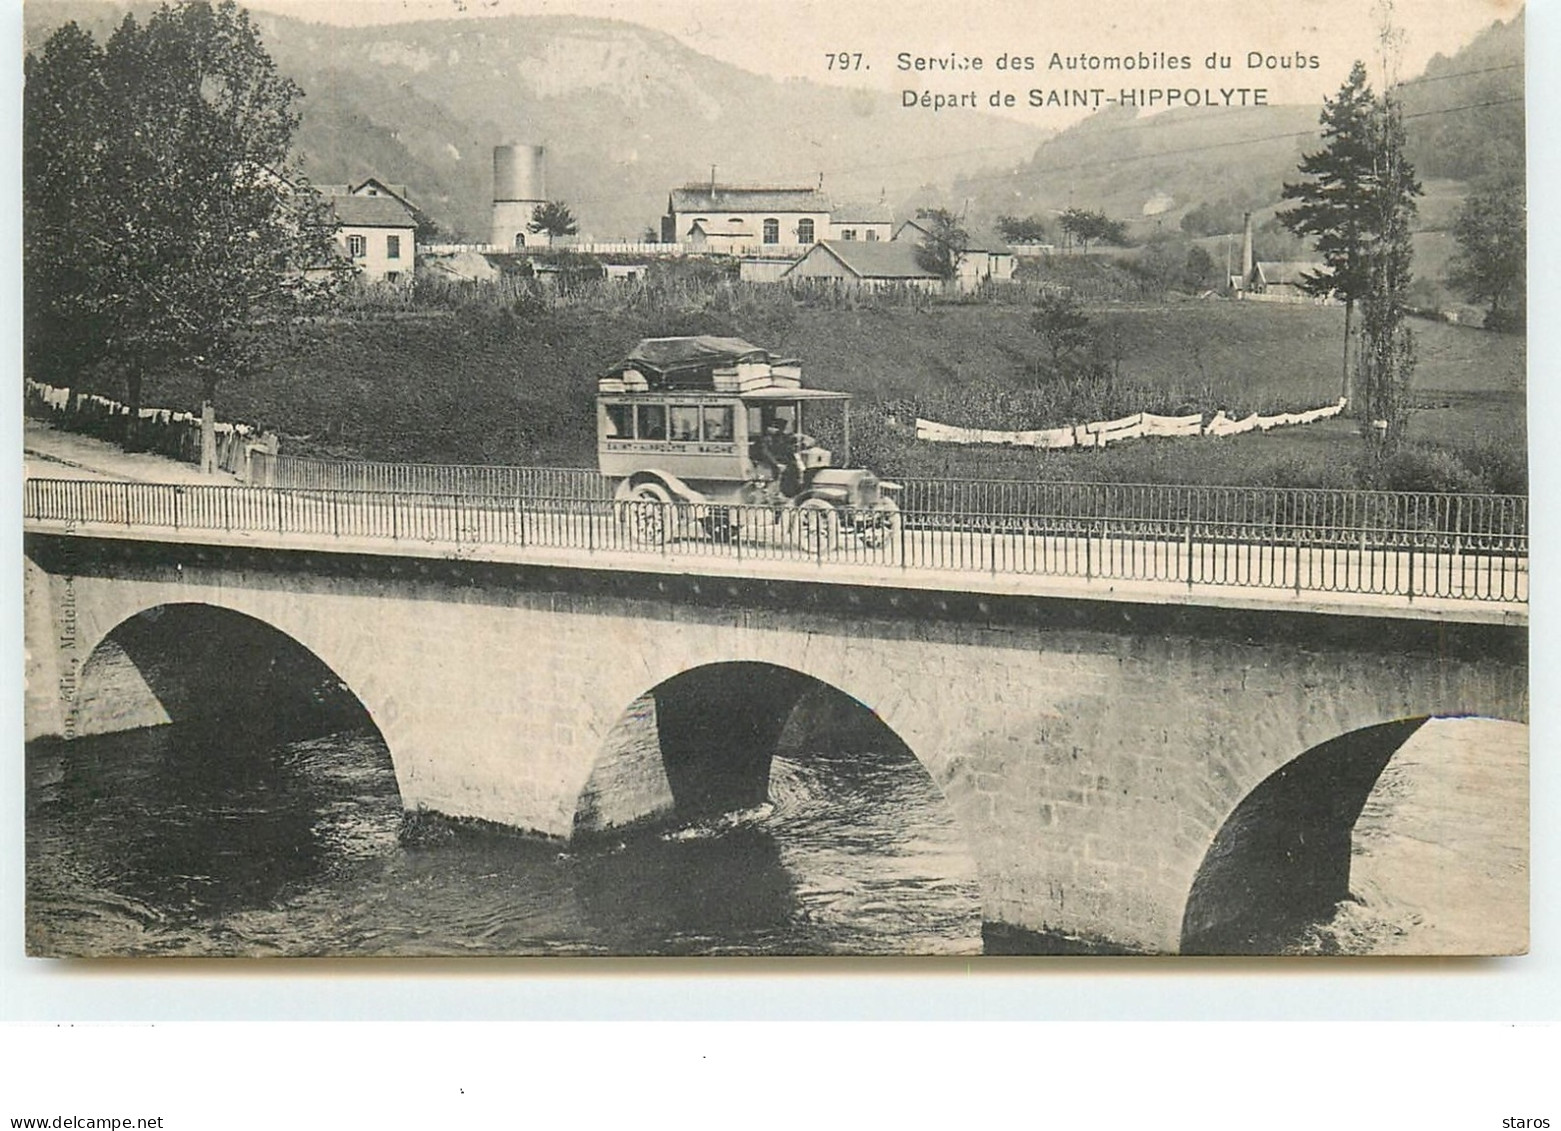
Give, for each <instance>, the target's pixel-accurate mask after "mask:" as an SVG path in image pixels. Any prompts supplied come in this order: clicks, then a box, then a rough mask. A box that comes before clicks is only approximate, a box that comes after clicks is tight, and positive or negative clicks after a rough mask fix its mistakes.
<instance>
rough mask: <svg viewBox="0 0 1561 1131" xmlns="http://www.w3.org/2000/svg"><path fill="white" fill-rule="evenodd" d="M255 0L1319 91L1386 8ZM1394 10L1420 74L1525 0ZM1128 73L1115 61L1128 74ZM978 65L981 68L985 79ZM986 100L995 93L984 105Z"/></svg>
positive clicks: (780, 73) (708, 46)
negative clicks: (1217, 57) (1133, 59)
mask: <svg viewBox="0 0 1561 1131" xmlns="http://www.w3.org/2000/svg"><path fill="white" fill-rule="evenodd" d="M247 2H248V6H249V7H251V8H256V9H264V10H268V11H274V12H278V13H281V14H285V15H289V16H294V17H296V18H300V19H308V20H313V21H317V22H325V23H337V24H349V25H363V24H376V23H397V22H404V21H411V20H429V19H463V20H478V19H484V18H491V17H494V16H507V15H566V14H572V15H586V16H596V17H601V18H607V19H617V20H624V21H628V22H632V23H639V24H644V25H646V26H649V27H652V28H655V29H657V30H659V31H662V32H666V33H668V34H670V35H673V36H675V37H677V38H678V39H680V40H682V41H683V42H684V43H686V44H688V45H689V46H691V47H693V48H695V49H696V50H698V51H701V52H703V53H705V54H707V55H712V56H715V57H716V58H719V59H722V60H725V61H727V62H730V63H733V64H736V65H737V66H740V67H742V68H744V69H745V70H749V71H753V72H756V73H759V74H765V75H770V76H772V77H776V78H805V79H810V80H813V81H815V82H822V83H834V84H838V85H848V86H862V87H869V88H873V89H876V90H879V91H884V90H890V91H894V92H895V97H896V98H897V99H898V98H900V97H902V96H903V91H904V90H907V89H911V90H931V91H934V92H938V91H951V92H952V91H958V90H963V89H967V88H969V87H970V86H972V85H976V86H978V87H979V88H980V89H981V90H982V91H983V94H984V92H985V91H986V90H987V89H989V88H991V87H992V86H993V84H995V83H998V82H1002V83H1003V84H1004V85H1005V86H1010V87H1013V88H1014V89H1017V90H1019V91H1020V93H1021V97H1022V95H1023V93H1024V92H1025V91H1027V90H1028V89H1029V88H1031V87H1034V86H1041V87H1043V88H1044V87H1047V86H1050V85H1062V84H1063V83H1064V82H1069V83H1072V82H1080V81H1087V82H1090V83H1093V82H1095V81H1096V80H1098V79H1099V78H1100V76H1099V75H1095V76H1089V77H1081V76H1079V75H1077V74H1064V75H1061V76H1059V75H1057V74H1055V73H1054V74H1048V73H1046V63H1047V62H1048V61H1049V58H1050V56H1051V54H1052V53H1053V52H1056V53H1058V54H1060V55H1062V56H1064V57H1066V56H1069V55H1080V54H1084V55H1090V54H1095V55H1106V54H1123V53H1134V54H1136V53H1139V52H1143V53H1146V54H1149V55H1151V56H1152V55H1153V54H1154V53H1156V52H1164V53H1165V54H1167V55H1185V56H1188V57H1189V58H1190V59H1191V60H1192V62H1193V69H1192V70H1191V71H1187V72H1183V71H1173V70H1168V69H1158V70H1152V71H1149V72H1144V73H1142V74H1141V75H1140V76H1137V77H1136V78H1135V79H1134V81H1143V82H1153V83H1156V84H1160V85H1164V84H1167V83H1169V84H1172V85H1194V86H1204V85H1210V84H1214V85H1218V86H1263V87H1266V88H1267V89H1268V90H1269V91H1270V95H1269V100H1270V101H1271V102H1275V103H1283V102H1301V103H1310V102H1320V100H1321V99H1322V97H1323V96H1324V95H1326V94H1331V93H1332V92H1333V91H1335V90H1337V89H1338V88H1339V86H1340V85H1341V83H1342V82H1343V81H1344V78H1345V77H1346V76H1347V75H1348V73H1349V69H1350V65H1351V63H1352V62H1353V61H1354V60H1355V59H1357V58H1360V59H1362V60H1363V61H1365V62H1367V63H1368V65H1369V66H1371V67H1372V68H1373V77H1374V80H1375V81H1376V83H1377V85H1378V86H1380V85H1381V80H1380V77H1379V76H1380V73H1381V72H1380V67H1379V65H1378V59H1379V55H1378V52H1377V39H1378V36H1377V29H1378V27H1379V26H1380V21H1379V19H1378V18H1377V15H1376V12H1377V10H1378V8H1379V7H1380V5H1378V4H1373V3H1371V2H1369V0H1284V2H1265V0H1239V2H1238V0H1198V2H1196V3H1193V2H1179V3H1168V2H1165V0H1144V2H1141V3H1137V4H1131V3H1127V2H1124V0H1115V2H1105V3H1100V2H1097V3H1094V4H1087V3H1086V4H1081V3H1078V2H1077V0H1067V2H1059V0H967V2H965V3H960V4H957V5H953V4H950V3H949V0H937V2H933V0H896V2H894V3H892V4H891V3H885V2H863V0H858V2H857V3H852V4H850V5H846V4H842V3H840V2H839V0H831V2H824V0H328V2H321V0H247ZM1392 7H1393V21H1394V23H1395V24H1396V25H1397V26H1398V27H1399V28H1400V29H1401V31H1402V33H1403V44H1402V50H1401V53H1400V62H1399V74H1400V77H1405V78H1407V77H1411V76H1413V75H1416V74H1418V73H1419V72H1420V71H1421V70H1422V69H1423V68H1424V66H1425V64H1426V62H1427V60H1429V59H1430V58H1431V57H1432V56H1433V55H1434V54H1437V53H1441V54H1450V53H1452V52H1453V51H1456V50H1457V49H1458V48H1459V47H1460V46H1461V45H1463V44H1465V43H1467V42H1468V41H1469V40H1470V39H1472V38H1473V37H1474V36H1475V35H1476V34H1477V33H1478V32H1479V30H1480V29H1482V28H1484V27H1486V26H1488V25H1489V24H1490V23H1492V22H1493V21H1495V20H1498V19H1499V20H1506V19H1510V18H1511V17H1512V16H1513V15H1514V14H1516V13H1517V11H1519V10H1520V8H1521V4H1519V3H1517V2H1516V0H1396V2H1395V3H1394V4H1393V5H1392ZM1252 51H1257V52H1259V53H1261V54H1263V55H1264V56H1270V55H1271V56H1274V57H1275V59H1276V61H1277V60H1278V59H1280V58H1288V59H1293V58H1294V56H1295V55H1296V54H1297V53H1299V54H1300V55H1301V56H1302V57H1304V58H1306V59H1307V60H1310V59H1311V58H1312V57H1314V56H1315V58H1316V63H1317V65H1316V66H1315V67H1306V68H1305V69H1301V70H1297V69H1294V68H1285V67H1279V66H1275V67H1269V66H1263V67H1260V68H1256V69H1249V68H1248V67H1247V66H1246V62H1247V59H1246V57H1247V55H1248V53H1249V52H1252ZM858 52H860V53H861V55H862V64H863V65H864V68H865V69H856V68H853V69H850V70H847V71H841V70H838V69H832V68H831V67H830V66H829V59H828V56H829V55H830V54H831V53H834V54H836V55H842V54H844V55H848V56H851V57H852V61H853V63H854V62H855V56H856V54H857V53H858ZM902 52H905V53H908V54H910V55H911V56H913V57H915V56H921V57H924V58H929V59H931V58H938V57H947V56H949V55H950V54H952V55H954V56H956V57H957V58H958V59H959V60H963V59H965V58H967V57H969V56H981V57H982V59H983V63H984V69H983V73H982V74H980V75H975V74H972V73H970V72H968V71H966V72H961V71H955V72H953V73H948V72H943V71H941V70H933V71H922V72H917V71H914V70H911V71H907V70H902V69H900V67H899V66H898V65H897V58H898V56H899V55H900V53H902ZM1212 52H1218V53H1221V54H1225V55H1229V56H1230V57H1231V61H1232V67H1231V69H1230V70H1228V71H1213V72H1210V71H1206V70H1204V69H1203V62H1204V60H1205V59H1206V58H1207V56H1208V55H1209V54H1210V53H1212ZM1005 53H1006V54H1010V55H1019V56H1033V57H1035V59H1036V61H1037V70H1035V71H1033V72H1025V73H1021V74H1019V75H1017V76H1015V75H1013V74H1011V73H1006V74H1005V73H999V72H998V71H997V70H996V61H997V59H998V57H999V56H1000V55H1003V54H1005ZM1121 79H1122V76H1121V75H1120V74H1116V75H1112V76H1110V85H1112V86H1115V85H1117V84H1118V83H1119V82H1120V81H1121ZM972 80H975V82H974V84H973V83H972ZM984 108H986V107H984ZM1006 112H1007V113H1008V114H1009V115H1010V116H1013V117H1018V118H1025V119H1027V120H1030V121H1033V122H1036V123H1037V124H1042V125H1047V126H1060V125H1063V124H1065V121H1066V119H1068V118H1071V117H1077V116H1080V115H1079V113H1078V112H1074V113H1072V114H1068V113H1062V114H1058V113H1057V112H1055V111H1047V112H1045V113H1044V116H1043V115H1042V114H1041V113H1038V112H1037V111H1035V110H1033V109H1028V108H1026V107H1024V106H1023V105H1021V106H1020V107H1018V108H1015V109H1013V110H1008V111H1006Z"/></svg>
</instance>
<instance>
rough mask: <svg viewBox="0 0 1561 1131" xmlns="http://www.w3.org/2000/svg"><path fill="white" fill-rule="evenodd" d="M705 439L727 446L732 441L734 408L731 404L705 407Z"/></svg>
mask: <svg viewBox="0 0 1561 1131" xmlns="http://www.w3.org/2000/svg"><path fill="white" fill-rule="evenodd" d="M705 439H706V440H707V441H709V442H711V443H718V444H725V443H730V442H731V439H732V406H731V405H729V404H720V405H716V404H707V405H705Z"/></svg>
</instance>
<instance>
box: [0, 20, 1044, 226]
mask: <svg viewBox="0 0 1561 1131" xmlns="http://www.w3.org/2000/svg"><path fill="white" fill-rule="evenodd" d="M123 12H124V9H123V8H121V7H119V6H117V5H111V4H108V3H103V2H100V0H29V3H28V4H27V7H26V12H25V21H26V46H27V47H28V48H29V49H35V48H37V47H38V46H40V45H41V44H42V42H43V41H44V39H45V38H46V37H47V36H48V34H49V33H50V32H51V31H52V30H53V29H54V28H56V27H58V26H59V25H60V24H62V23H64V22H65V21H66V20H69V19H75V20H76V21H77V22H78V23H80V24H81V25H82V26H83V27H85V28H87V29H88V30H90V31H92V32H93V33H94V34H95V35H97V36H98V37H99V39H100V40H101V39H102V38H104V37H105V36H106V35H107V33H108V32H109V31H110V30H112V28H113V26H114V25H115V24H116V23H117V22H118V21H119V19H121V18H122V17H123ZM252 16H253V18H254V20H255V23H256V24H257V25H258V26H259V27H260V29H261V31H262V33H263V35H264V39H265V42H266V46H267V49H268V50H269V51H270V53H271V55H272V57H273V58H274V59H275V60H276V62H277V65H278V67H279V68H280V69H281V70H282V71H283V73H285V74H287V75H289V76H290V77H292V78H293V79H294V80H295V81H297V82H298V83H299V85H300V86H302V87H303V89H304V91H305V93H306V98H305V100H304V103H303V111H304V120H303V125H302V127H301V129H300V132H299V135H298V138H297V144H298V148H299V150H300V151H301V154H302V156H303V158H304V161H305V167H306V172H307V173H308V174H309V176H310V177H311V178H312V179H314V180H315V181H317V182H320V183H331V182H338V183H339V182H344V181H348V180H359V179H362V178H364V177H367V176H370V175H373V176H377V177H379V178H381V179H382V180H385V181H388V182H392V183H400V184H406V185H408V186H409V187H410V188H411V190H412V193H413V195H414V197H415V198H416V200H417V201H418V203H419V204H420V205H422V206H423V207H424V208H425V210H427V211H428V212H429V213H430V214H431V215H432V216H433V218H434V219H435V220H436V221H437V222H439V223H440V224H441V225H442V226H444V227H445V228H446V229H448V230H449V231H451V232H452V233H456V234H463V235H465V236H467V237H472V238H478V239H482V238H486V235H487V233H488V224H489V213H490V204H491V200H492V175H493V164H492V150H493V147H494V146H495V145H498V144H503V143H505V142H509V141H522V142H537V143H542V144H545V145H547V147H548V186H547V188H548V194H549V195H550V196H552V197H555V198H562V199H564V200H566V201H567V202H568V203H569V204H570V205H571V207H572V208H573V210H574V212H575V213H576V215H577V216H578V217H579V219H580V222H581V226H582V230H583V231H584V232H587V233H591V234H594V235H597V236H599V237H610V236H626V237H630V238H637V237H638V236H639V235H640V233H641V232H642V231H643V230H644V229H645V228H646V227H647V226H651V225H654V224H655V223H656V222H657V219H658V217H659V216H660V215H661V213H662V212H663V211H664V210H665V208H666V202H667V193H668V191H669V190H670V189H671V188H673V187H675V186H677V185H681V184H683V183H685V182H688V181H697V180H701V179H703V178H706V177H708V176H709V175H710V170H711V166H712V165H713V166H715V167H716V169H717V174H718V176H719V177H720V178H721V179H723V180H730V181H739V182H742V181H748V182H755V181H760V182H762V181H770V182H774V181H785V182H790V183H800V184H817V183H819V176H820V174H821V173H822V174H823V186H824V189H825V190H826V192H828V193H829V194H830V195H831V196H832V197H833V198H835V199H837V200H839V201H842V202H864V203H866V202H872V201H877V200H878V199H880V196H881V195H882V196H883V197H884V198H885V199H886V201H887V203H888V204H890V205H891V206H894V205H898V204H899V203H901V201H902V200H903V199H904V198H905V197H906V196H907V195H909V194H910V193H911V192H913V191H914V190H915V189H916V188H917V187H918V186H920V185H923V184H925V183H928V182H938V183H943V184H947V183H948V182H949V181H950V180H951V179H952V178H953V177H955V176H956V175H959V174H962V173H970V172H973V171H975V170H977V169H979V168H981V167H982V166H984V165H990V164H997V163H1008V164H1010V165H1011V163H1012V162H1013V161H1015V160H1020V159H1024V158H1027V157H1029V156H1030V155H1031V154H1032V153H1033V152H1034V151H1035V148H1036V146H1037V145H1039V144H1040V143H1041V142H1042V141H1044V140H1045V139H1046V138H1047V137H1048V136H1050V131H1046V130H1042V129H1039V128H1037V127H1035V126H1032V125H1028V124H1026V123H1023V122H1017V121H1012V120H1008V119H1003V118H994V117H989V116H987V115H984V114H961V115H952V114H951V115H942V116H939V117H936V118H935V117H933V116H932V115H920V114H916V115H912V114H905V113H903V112H901V111H899V110H898V108H897V107H896V105H895V104H894V99H893V97H892V95H891V94H888V93H880V94H873V95H869V94H863V93H860V92H855V91H850V90H845V89H841V88H836V87H826V86H820V85H817V84H813V83H808V82H803V81H800V80H798V81H787V82H780V81H777V80H774V79H769V78H765V77H761V76H758V75H754V74H751V73H749V72H747V71H744V70H741V69H739V68H737V67H733V66H730V65H728V64H726V63H723V62H720V61H718V60H716V59H713V58H710V57H709V56H706V55H702V54H700V53H699V52H697V51H695V50H692V49H691V48H689V47H687V46H685V45H684V44H682V43H681V42H679V41H678V40H676V39H673V38H672V37H670V36H667V35H663V34H661V33H660V32H656V31H652V30H650V29H648V28H644V27H640V26H638V25H635V24H629V23H620V22H616V21H610V20H598V19H586V18H581V17H572V16H568V17H566V16H556V17H519V16H516V17H499V18H492V19H482V20H452V21H433V22H423V23H405V24H396V25H393V26H379V27H363V28H338V27H327V26H323V25H319V24H310V23H304V22H301V21H298V20H293V19H287V18H283V17H279V16H275V15H271V14H269V13H264V12H252Z"/></svg>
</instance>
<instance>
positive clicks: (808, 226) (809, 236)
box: [797, 220, 813, 243]
mask: <svg viewBox="0 0 1561 1131" xmlns="http://www.w3.org/2000/svg"><path fill="white" fill-rule="evenodd" d="M797 242H798V243H812V242H813V221H812V220H798V221H797Z"/></svg>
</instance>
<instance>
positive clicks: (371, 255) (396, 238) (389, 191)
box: [319, 177, 417, 284]
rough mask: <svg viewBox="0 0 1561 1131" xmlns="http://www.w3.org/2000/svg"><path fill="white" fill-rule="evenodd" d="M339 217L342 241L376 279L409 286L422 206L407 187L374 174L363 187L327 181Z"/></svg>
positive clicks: (352, 257) (354, 259)
mask: <svg viewBox="0 0 1561 1131" xmlns="http://www.w3.org/2000/svg"><path fill="white" fill-rule="evenodd" d="M319 192H320V195H321V196H323V197H324V198H325V202H326V203H327V204H328V205H329V206H330V208H331V211H332V213H333V214H334V215H335V217H336V223H337V230H336V241H337V243H338V244H339V245H340V246H341V249H342V251H343V252H345V253H346V255H347V258H348V259H350V260H352V262H353V264H354V265H355V266H356V267H357V268H358V270H359V271H360V272H361V273H362V276H363V278H364V279H365V280H367V281H370V282H385V283H397V284H407V283H410V282H411V281H412V274H413V271H414V270H415V269H416V267H417V217H416V211H417V210H416V209H415V208H414V207H413V205H412V203H411V201H410V200H409V199H408V197H407V191H406V187H405V186H404V185H387V184H385V183H383V182H382V181H378V180H376V179H374V178H372V177H370V178H369V179H368V180H366V181H364V182H362V183H361V184H358V185H322V186H319Z"/></svg>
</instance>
